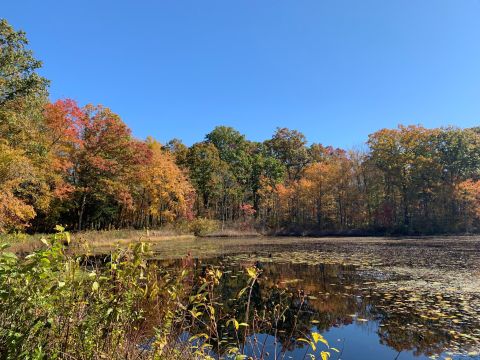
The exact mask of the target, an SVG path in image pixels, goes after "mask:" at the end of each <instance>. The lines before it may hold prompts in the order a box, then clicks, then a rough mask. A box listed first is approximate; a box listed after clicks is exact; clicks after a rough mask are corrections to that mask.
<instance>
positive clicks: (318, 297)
mask: <svg viewBox="0 0 480 360" xmlns="http://www.w3.org/2000/svg"><path fill="white" fill-rule="evenodd" d="M154 250H155V254H156V258H158V260H159V261H161V262H162V263H163V264H164V265H166V266H174V267H175V266H180V264H181V263H182V261H179V260H178V259H180V258H183V257H185V256H187V254H189V255H188V256H189V258H191V259H192V260H191V264H192V267H193V268H195V269H196V270H195V271H199V272H201V271H202V269H204V268H205V267H206V266H207V265H212V266H215V267H219V268H221V269H222V271H223V272H224V274H223V276H222V280H221V282H220V285H219V288H218V291H219V293H220V296H221V298H222V300H223V301H225V302H227V301H228V299H229V298H231V297H232V296H234V294H236V293H237V292H238V291H239V290H240V289H241V288H242V287H243V286H245V283H246V275H245V271H244V269H245V268H246V267H248V266H252V265H255V266H257V267H258V268H259V269H260V270H261V276H260V278H259V281H258V285H257V286H255V288H254V291H253V294H252V302H253V306H254V307H255V308H256V309H262V308H265V307H267V304H268V303H269V302H271V301H272V298H274V297H275V296H277V295H275V294H278V293H279V292H289V293H291V294H297V299H298V298H300V297H301V298H303V299H304V303H302V306H300V307H299V306H298V305H299V304H298V300H297V301H294V300H292V301H291V303H290V304H289V306H290V309H289V312H288V313H287V319H286V321H285V322H284V324H283V325H282V326H283V327H282V329H281V331H279V332H278V333H276V337H275V336H274V335H275V334H273V333H268V332H262V331H259V335H258V337H257V341H259V342H260V343H262V344H263V345H262V349H264V351H265V352H268V353H269V354H271V358H274V354H275V351H277V353H278V352H281V351H284V352H285V357H284V358H285V359H304V358H305V354H306V346H305V344H304V343H302V342H300V341H296V340H295V339H298V338H299V337H304V336H305V334H308V333H310V332H311V331H318V332H320V333H322V334H323V336H324V337H325V338H326V339H327V340H328V341H329V343H330V345H331V346H334V347H335V348H337V349H339V351H340V352H339V353H332V357H331V359H344V360H350V359H360V360H362V359H429V358H439V359H448V358H452V359H480V355H479V351H480V238H478V237H457V238H450V237H446V238H422V239H418V238H415V239H408V238H402V239H398V238H394V239H387V238H332V239H328V238H321V239H314V238H235V239H228V238H218V239H201V240H198V239H197V240H185V241H179V242H175V243H173V242H172V243H168V242H165V243H161V244H158V245H156V246H155V249H154ZM292 299H293V298H292ZM288 314H290V315H292V318H291V319H289V318H288V316H289V315H288ZM320 350H324V348H323V349H319V350H318V351H317V356H318V355H319V351H320ZM266 358H267V359H268V357H266Z"/></svg>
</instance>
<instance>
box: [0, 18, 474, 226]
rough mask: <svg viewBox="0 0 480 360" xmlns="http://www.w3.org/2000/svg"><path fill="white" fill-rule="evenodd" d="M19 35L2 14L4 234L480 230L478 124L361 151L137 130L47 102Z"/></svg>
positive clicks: (396, 132) (109, 117) (392, 134)
mask: <svg viewBox="0 0 480 360" xmlns="http://www.w3.org/2000/svg"><path fill="white" fill-rule="evenodd" d="M27 44H28V43H27V39H26V37H25V34H24V33H23V32H20V31H15V30H14V29H13V28H12V27H11V26H10V25H9V24H8V23H7V22H6V21H5V20H2V21H1V22H0V49H1V53H0V232H9V231H15V230H20V229H28V230H29V231H48V230H49V229H52V228H53V227H54V225H55V224H62V225H66V226H67V227H68V228H70V229H74V230H83V229H107V228H112V227H115V228H121V227H136V228H147V227H148V228H155V227H161V226H163V225H165V224H168V223H173V222H177V221H181V220H189V219H193V218H195V217H202V218H210V219H216V220H219V221H222V222H223V223H226V224H228V223H245V224H249V225H250V226H257V227H261V228H263V229H265V230H274V231H284V232H292V233H297V232H305V231H306V232H312V233H314V232H318V233H322V232H323V233H329V232H347V231H352V230H357V231H365V232H376V233H443V232H445V233H447V232H471V231H478V230H480V128H472V129H459V128H454V127H448V128H438V129H427V128H424V127H422V126H399V127H398V128H397V129H382V130H380V131H377V132H375V133H373V134H371V135H370V136H369V138H368V141H367V143H366V147H365V150H349V151H346V150H342V149H335V148H333V147H330V146H323V145H321V144H315V143H313V144H308V142H307V139H306V138H305V136H304V135H303V134H302V133H300V132H298V131H295V130H290V129H286V128H279V129H277V131H276V132H275V133H274V134H273V136H272V138H271V139H268V140H266V141H264V142H254V141H249V140H247V139H246V138H245V136H244V135H242V134H241V133H239V132H238V131H237V130H235V129H233V128H231V127H225V126H218V127H216V128H215V129H213V130H212V131H211V132H210V133H209V134H207V135H206V136H205V139H204V141H202V142H199V143H196V144H194V145H192V146H190V147H187V146H186V145H184V144H183V143H182V142H181V141H180V140H178V139H174V140H171V141H169V142H168V143H166V144H160V143H159V142H157V141H156V140H154V139H153V138H147V139H146V140H144V141H143V140H138V139H135V138H134V137H133V136H132V134H131V131H130V129H129V128H128V127H127V126H126V124H125V123H124V122H123V121H122V120H121V119H120V117H119V116H118V115H116V114H115V113H113V112H112V111H111V110H110V109H108V108H106V107H103V106H94V105H86V106H83V107H81V106H79V105H78V104H77V103H76V102H75V101H73V100H70V99H65V100H58V101H56V102H53V103H52V102H50V101H49V99H48V84H49V82H48V81H47V80H46V79H44V78H42V77H41V76H39V75H38V74H37V72H36V71H37V70H38V69H39V68H40V67H41V63H40V62H39V61H38V60H36V59H35V58H34V57H33V54H32V52H31V51H30V50H28V48H27Z"/></svg>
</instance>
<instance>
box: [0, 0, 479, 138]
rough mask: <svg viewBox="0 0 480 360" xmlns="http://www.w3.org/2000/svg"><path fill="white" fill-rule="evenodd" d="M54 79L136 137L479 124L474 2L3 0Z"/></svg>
mask: <svg viewBox="0 0 480 360" xmlns="http://www.w3.org/2000/svg"><path fill="white" fill-rule="evenodd" d="M0 17H4V18H6V19H7V20H8V21H9V22H10V23H11V24H13V25H14V27H15V28H17V29H22V30H25V31H26V32H27V35H28V38H29V39H30V44H31V48H32V49H33V50H34V52H35V55H36V57H37V58H39V59H41V60H42V61H43V62H44V68H43V70H42V73H43V74H44V75H45V76H46V77H47V78H49V79H50V80H51V81H52V85H51V89H50V90H51V98H52V100H55V99H58V98H65V97H70V98H73V99H76V100H77V101H78V102H79V103H80V104H82V105H83V104H86V103H95V104H103V105H105V106H108V107H110V108H111V109H112V110H113V111H115V112H117V113H118V114H120V116H121V117H122V118H123V120H124V121H125V122H126V123H127V124H128V125H129V126H130V127H131V128H132V130H133V133H134V135H135V136H137V137H139V138H144V137H146V136H147V135H152V136H154V137H156V138H157V139H159V140H160V141H166V140H168V139H171V138H173V137H178V138H182V139H183V140H184V141H185V143H186V144H191V143H193V142H196V141H200V140H202V139H203V136H204V135H205V134H206V133H207V132H209V131H210V130H211V129H212V128H213V127H214V126H216V125H230V126H233V127H235V128H237V129H238V130H240V131H241V132H242V133H244V134H246V135H247V137H248V138H249V139H252V140H263V139H266V138H269V137H270V136H271V134H272V133H273V131H274V130H275V128H276V127H277V126H281V127H284V126H285V127H290V128H294V129H298V130H300V131H302V132H304V133H305V134H306V135H307V137H308V139H309V140H310V141H312V142H313V141H315V142H321V143H323V144H332V145H334V146H341V147H351V146H357V145H360V144H362V143H363V142H364V141H365V140H366V138H367V135H368V134H369V133H371V132H374V131H375V130H378V129H380V128H383V127H395V126H396V125H397V124H399V123H403V124H419V123H420V124H423V125H425V126H428V127H434V126H443V125H457V126H461V127H470V126H474V125H479V124H480V0H288V1H287V0H155V1H154V0H151V1H148V0H128V1H126V0H125V1H122V0H77V1H66V0H63V1H60V0H57V1H52V0H47V1H46V0H42V1H38V0H1V5H0Z"/></svg>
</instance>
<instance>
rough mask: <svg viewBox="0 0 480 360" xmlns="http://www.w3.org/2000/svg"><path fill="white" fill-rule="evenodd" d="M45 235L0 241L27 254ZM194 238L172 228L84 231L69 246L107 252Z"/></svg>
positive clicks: (21, 235) (16, 251) (38, 245)
mask: <svg viewBox="0 0 480 360" xmlns="http://www.w3.org/2000/svg"><path fill="white" fill-rule="evenodd" d="M44 237H46V235H45V234H34V235H26V234H14V235H3V236H1V237H0V242H7V243H9V244H10V248H9V250H10V251H13V252H15V253H17V254H27V253H31V252H32V251H34V250H36V249H39V248H41V247H42V246H44V244H43V243H42V241H41V239H42V238H44ZM193 239H195V236H194V235H191V234H182V233H179V232H178V231H174V230H171V229H165V230H110V231H82V232H78V233H73V234H72V238H71V243H70V246H69V247H70V248H71V249H72V250H73V251H74V252H77V251H78V252H90V253H105V252H110V251H112V250H114V249H115V248H117V247H126V246H128V245H130V244H132V243H135V242H140V241H142V242H146V243H151V244H156V243H159V242H164V241H172V240H193Z"/></svg>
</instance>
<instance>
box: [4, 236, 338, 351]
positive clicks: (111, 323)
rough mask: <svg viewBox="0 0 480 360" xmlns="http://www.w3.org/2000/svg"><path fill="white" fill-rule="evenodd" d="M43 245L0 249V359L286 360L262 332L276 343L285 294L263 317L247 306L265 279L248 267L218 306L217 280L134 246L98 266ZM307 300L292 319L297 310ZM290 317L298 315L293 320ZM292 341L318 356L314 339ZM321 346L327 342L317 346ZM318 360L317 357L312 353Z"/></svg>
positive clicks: (209, 272) (47, 242) (59, 241)
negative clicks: (161, 263)
mask: <svg viewBox="0 0 480 360" xmlns="http://www.w3.org/2000/svg"><path fill="white" fill-rule="evenodd" d="M57 230H58V233H57V234H55V235H53V236H51V237H49V238H42V242H43V245H44V246H43V248H41V249H40V250H37V251H35V252H33V253H31V254H29V255H27V256H25V257H23V258H22V257H19V256H17V255H15V254H14V253H12V252H8V251H7V250H8V247H7V246H6V245H2V247H1V251H0V359H2V360H3V359H5V360H10V359H155V360H163V359H237V360H239V359H247V358H250V359H272V358H273V359H282V358H283V357H284V356H285V352H284V351H278V353H277V344H275V353H274V354H269V353H268V352H267V351H266V346H265V343H263V345H262V344H261V342H260V341H259V338H258V334H260V333H270V334H274V335H275V336H276V335H277V330H278V329H280V328H281V326H282V323H283V322H284V321H285V318H286V317H288V316H292V314H290V315H289V313H288V311H290V310H289V309H290V308H289V304H291V301H292V299H291V296H290V295H287V294H285V293H284V292H282V291H279V294H277V295H278V296H276V297H275V299H276V300H278V302H276V303H274V302H272V304H271V306H270V305H269V306H268V307H265V308H263V309H260V308H256V306H255V302H254V301H253V298H254V294H255V292H256V286H257V283H258V281H259V277H260V275H261V271H260V270H259V269H257V268H255V267H250V268H246V269H245V273H246V275H247V276H246V284H245V287H244V289H243V290H242V291H240V292H239V293H238V294H237V296H236V297H235V298H233V299H229V300H228V301H224V300H223V299H222V298H221V296H220V295H219V293H218V292H217V288H218V287H219V286H220V284H221V282H222V281H223V280H224V278H223V272H222V270H221V269H219V268H216V267H211V266H210V267H207V268H206V269H204V271H203V273H202V274H201V275H196V274H195V273H194V272H193V271H190V269H191V266H189V264H188V263H189V262H188V261H186V262H185V266H184V267H183V270H182V271H180V272H175V271H173V270H170V271H167V270H165V269H163V268H160V267H158V266H157V264H156V263H155V262H154V261H147V260H146V258H147V257H146V256H145V255H146V254H147V253H148V248H147V246H146V245H145V244H144V243H137V244H136V245H135V246H132V247H130V248H128V249H124V250H122V249H118V250H117V251H115V252H114V253H112V254H111V255H109V256H106V257H104V258H98V257H97V258H95V257H86V256H75V255H71V254H70V253H69V250H68V247H67V245H68V244H69V242H70V235H69V234H68V233H67V232H64V229H63V228H61V227H57ZM302 303H303V300H301V303H300V307H299V308H298V309H297V310H296V311H301V307H302ZM293 316H294V317H295V316H296V315H293ZM295 334H297V332H296V329H295V327H293V328H292V333H291V334H290V337H291V338H292V341H297V342H304V343H306V344H307V346H308V348H307V349H306V353H305V354H306V356H307V354H309V353H308V351H309V349H311V350H313V351H315V349H316V346H317V344H318V342H319V341H320V342H323V343H324V345H325V346H326V349H325V352H324V353H321V354H322V355H321V356H322V358H325V356H328V355H327V354H330V352H329V350H328V343H327V342H326V341H325V340H324V339H323V338H321V337H320V336H321V335H319V334H315V333H313V334H311V335H309V334H305V335H304V336H303V337H302V338H300V339H296V338H295V336H294V335H295ZM322 339H323V340H322ZM310 356H311V357H312V358H314V355H313V354H312V355H310Z"/></svg>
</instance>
